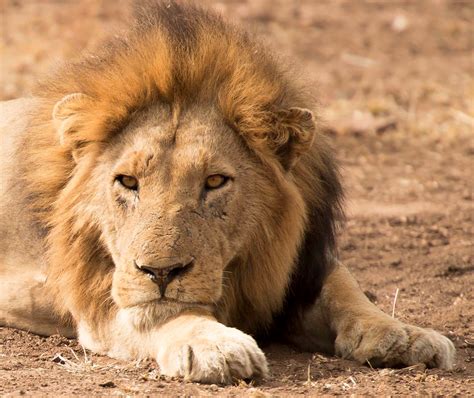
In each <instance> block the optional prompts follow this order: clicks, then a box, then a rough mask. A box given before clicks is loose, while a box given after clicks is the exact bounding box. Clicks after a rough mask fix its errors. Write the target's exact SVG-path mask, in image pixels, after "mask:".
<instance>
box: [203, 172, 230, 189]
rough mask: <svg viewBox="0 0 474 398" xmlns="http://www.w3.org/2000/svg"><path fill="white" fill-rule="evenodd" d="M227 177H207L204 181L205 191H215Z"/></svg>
mask: <svg viewBox="0 0 474 398" xmlns="http://www.w3.org/2000/svg"><path fill="white" fill-rule="evenodd" d="M228 180H229V177H226V176H223V175H221V174H213V175H210V176H209V177H207V179H206V189H217V188H220V187H222V186H223V185H224V184H225V183H226V182H227V181H228Z"/></svg>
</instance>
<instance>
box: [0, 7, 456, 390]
mask: <svg viewBox="0 0 474 398" xmlns="http://www.w3.org/2000/svg"><path fill="white" fill-rule="evenodd" d="M140 4H141V5H140V6H139V7H138V9H137V12H136V21H135V22H134V24H133V26H132V27H131V28H130V31H129V33H128V34H126V35H125V36H124V37H116V38H114V39H112V40H111V41H109V42H108V43H106V44H105V45H104V46H103V47H101V48H99V50H97V52H96V53H93V54H85V55H84V56H82V57H81V58H80V59H79V60H76V61H72V62H69V63H67V64H66V65H65V66H64V67H62V68H60V69H59V70H58V71H56V72H54V73H53V74H52V75H51V76H50V77H48V78H46V79H45V80H44V81H43V82H42V83H40V84H39V86H38V88H37V89H36V91H35V92H34V95H33V96H32V97H29V98H23V99H18V100H12V101H9V102H5V103H3V104H2V107H1V114H2V116H1V118H0V124H1V131H2V132H1V137H2V145H1V148H0V151H1V158H0V159H1V163H0V168H1V172H0V176H1V177H0V178H1V183H2V188H3V189H2V192H1V200H0V203H1V207H0V228H1V229H0V232H1V233H0V278H1V281H2V290H1V292H0V325H3V326H9V327H15V328H21V329H26V330H29V331H31V332H33V333H37V334H40V335H51V334H54V333H61V334H63V335H65V336H68V337H75V336H77V338H78V339H79V341H80V343H81V344H82V345H83V346H84V347H86V348H87V349H89V350H92V351H93V352H96V353H101V354H106V355H109V356H111V357H115V358H121V359H127V360H132V359H140V358H153V359H156V361H157V363H158V365H159V368H160V371H161V373H162V374H164V375H169V376H179V377H183V378H185V379H187V380H191V381H197V382H203V383H223V384H225V383H232V382H233V381H235V380H236V379H259V378H265V377H267V375H268V373H269V370H268V365H267V362H266V359H265V355H264V353H263V352H262V350H261V349H260V348H259V346H258V345H257V342H256V341H257V340H260V339H262V338H275V339H276V338H278V339H284V340H285V341H286V342H288V343H289V344H293V345H295V346H297V347H298V348H300V349H303V350H307V351H320V352H326V353H330V354H336V355H338V356H341V357H344V358H351V359H353V360H355V361H357V362H359V363H369V364H370V365H371V366H382V367H383V366H389V367H390V366H408V365H413V364H417V363H425V364H426V365H428V366H430V367H440V368H445V369H451V368H452V367H453V363H454V355H455V349H454V346H453V344H452V342H451V341H450V340H449V339H447V338H446V337H444V336H442V335H441V334H439V333H437V332H435V331H433V330H429V329H422V328H419V327H416V326H411V325H407V324H405V323H403V322H401V321H399V320H397V319H394V318H392V317H390V316H388V315H386V314H385V313H383V312H382V311H381V310H379V309H378V308H377V307H376V306H375V305H374V304H372V303H371V302H370V301H369V300H368V299H367V298H366V297H365V295H364V294H363V293H362V291H361V289H360V288H359V287H358V285H357V283H356V282H355V280H354V278H353V277H352V276H351V274H350V273H349V271H348V269H347V268H346V267H345V266H344V265H343V264H341V263H340V262H339V260H338V257H337V249H336V232H337V229H338V225H339V224H340V222H341V220H342V219H343V210H342V202H343V199H342V198H343V193H342V188H341V183H340V177H339V173H338V168H337V163H336V161H335V159H334V156H333V152H332V150H331V148H330V146H329V145H328V143H327V142H326V140H325V139H324V137H323V136H322V134H321V128H320V123H319V119H318V117H317V116H316V114H315V113H314V112H313V111H312V109H314V103H313V100H312V98H311V96H310V95H309V94H308V93H307V92H306V90H305V89H304V84H303V83H302V82H300V81H299V80H298V79H296V78H295V77H294V76H293V75H292V74H291V72H289V71H288V70H287V69H288V68H286V67H284V66H282V63H281V62H280V61H279V60H278V59H277V58H276V57H275V56H274V55H272V53H271V52H270V51H269V50H267V49H266V48H265V47H264V46H263V45H262V44H260V43H259V42H258V40H256V39H254V38H253V37H252V36H250V35H249V34H247V33H245V32H242V31H241V30H239V29H238V28H236V27H234V26H232V25H230V24H229V23H226V22H224V21H223V20H222V18H221V17H220V16H218V15H216V14H214V13H212V12H209V11H205V10H203V9H201V8H200V7H198V6H195V5H192V4H188V3H180V2H168V1H166V2H164V1H154V2H148V3H140Z"/></svg>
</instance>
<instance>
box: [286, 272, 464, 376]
mask: <svg viewBox="0 0 474 398" xmlns="http://www.w3.org/2000/svg"><path fill="white" fill-rule="evenodd" d="M318 328H319V330H318ZM321 329H322V331H323V332H324V333H326V335H327V336H333V338H335V340H334V351H335V353H336V354H337V355H340V356H342V357H344V358H351V359H355V360H357V361H358V362H360V363H370V364H371V365H372V366H399V365H407V366H409V365H414V364H417V363H425V364H426V365H428V366H432V367H441V368H447V369H449V368H451V367H452V366H453V362H454V354H455V350H454V346H453V344H452V343H451V341H450V340H449V339H447V338H446V337H444V336H442V335H441V334H439V333H437V332H435V331H433V330H431V329H422V328H419V327H416V326H411V325H407V324H405V323H403V322H401V321H399V320H396V319H394V318H392V317H390V316H388V315H387V314H385V313H384V312H382V311H381V310H380V309H378V308H377V307H376V306H375V305H374V304H372V303H371V302H370V301H369V300H368V299H367V297H366V296H365V295H364V293H363V292H362V291H361V289H360V288H359V286H358V284H357V282H356V281H355V280H354V278H353V277H352V275H351V274H350V272H349V270H348V269H347V268H346V267H345V266H344V265H342V264H338V265H337V266H336V267H335V268H334V270H333V272H332V273H331V274H330V275H328V277H327V279H326V281H325V284H324V286H323V289H322V291H321V296H320V298H319V299H318V301H317V302H316V303H315V305H314V306H313V308H311V309H310V310H309V311H308V313H307V314H306V316H305V318H304V321H303V332H304V334H305V335H306V337H308V341H310V340H311V338H313V339H314V337H313V333H315V334H316V335H321V334H324V333H322V331H321ZM312 331H314V332H312ZM293 340H295V339H293ZM299 340H304V338H303V337H302V336H300V337H299ZM329 341H330V340H327V341H325V342H324V343H325V344H326V345H327V344H328V342H329ZM319 345H320V346H321V345H322V344H321V343H320V344H319ZM305 348H307V347H305ZM315 348H319V347H318V346H317V345H315Z"/></svg>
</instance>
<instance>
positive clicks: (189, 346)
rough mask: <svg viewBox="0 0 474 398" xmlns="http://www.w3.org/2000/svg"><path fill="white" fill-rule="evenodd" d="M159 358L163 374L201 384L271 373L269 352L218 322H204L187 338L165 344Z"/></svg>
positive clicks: (262, 375)
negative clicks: (268, 363)
mask: <svg viewBox="0 0 474 398" xmlns="http://www.w3.org/2000/svg"><path fill="white" fill-rule="evenodd" d="M157 361H158V364H159V366H160V370H161V373H162V374H164V375H167V376H179V377H184V378H185V379H186V380H191V381H197V382H201V383H219V384H228V383H232V382H233V381H235V380H238V379H251V378H252V379H253V378H257V379H258V378H263V377H265V376H267V374H268V367H267V361H266V358H265V355H264V354H263V352H262V351H261V350H260V348H259V347H258V345H257V343H256V342H255V340H254V339H253V338H252V337H250V336H249V335H247V334H245V333H243V332H241V331H240V330H237V329H234V328H229V327H226V326H224V325H222V324H220V323H217V322H207V323H206V324H205V325H204V327H203V326H202V325H201V326H200V327H199V328H198V329H196V330H194V331H193V333H192V335H191V336H189V339H187V340H183V339H181V338H179V337H178V338H177V339H176V340H174V341H172V342H171V344H167V345H166V346H161V347H160V349H159V351H158V355H157Z"/></svg>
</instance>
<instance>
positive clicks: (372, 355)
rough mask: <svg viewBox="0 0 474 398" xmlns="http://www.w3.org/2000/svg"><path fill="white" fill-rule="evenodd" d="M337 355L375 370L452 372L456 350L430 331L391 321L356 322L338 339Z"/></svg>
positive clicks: (444, 339)
mask: <svg viewBox="0 0 474 398" xmlns="http://www.w3.org/2000/svg"><path fill="white" fill-rule="evenodd" d="M336 353H337V354H338V355H340V356H342V357H344V358H352V359H355V360H356V361H358V362H360V363H367V362H369V363H370V365H372V366H377V367H379V366H387V367H393V366H410V365H415V364H418V363H424V364H426V365H427V366H428V367H439V368H443V369H451V368H452V367H453V364H454V357H455V348H454V345H453V343H452V342H451V340H449V339H448V338H446V337H444V336H443V335H441V334H440V333H438V332H435V331H434V330H431V329H422V328H419V327H416V326H411V325H406V324H404V323H402V322H399V321H396V320H394V319H392V318H389V317H386V318H385V317H383V318H382V319H381V318H380V317H371V318H369V319H368V320H366V321H360V320H359V321H356V322H354V324H353V325H351V326H348V327H346V328H345V329H344V331H343V332H342V333H340V334H339V335H338V337H337V338H336Z"/></svg>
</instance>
